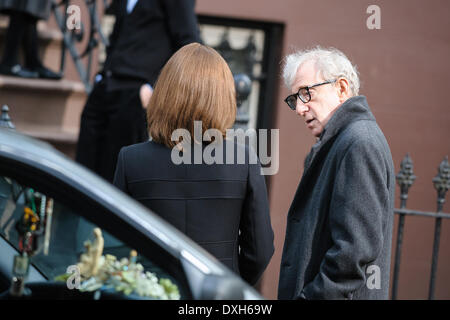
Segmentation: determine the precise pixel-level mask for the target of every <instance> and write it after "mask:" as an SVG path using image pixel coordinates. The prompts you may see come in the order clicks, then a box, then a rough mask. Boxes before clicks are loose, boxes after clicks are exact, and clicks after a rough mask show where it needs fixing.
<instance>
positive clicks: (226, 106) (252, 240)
mask: <svg viewBox="0 0 450 320" xmlns="http://www.w3.org/2000/svg"><path fill="white" fill-rule="evenodd" d="M235 118H236V95H235V87H234V80H233V76H232V74H231V71H230V69H229V68H228V65H227V64H226V62H225V60H224V59H223V58H222V57H221V56H220V55H219V54H218V53H217V52H216V51H215V50H214V49H212V48H210V47H207V46H204V45H201V44H198V43H193V44H189V45H186V46H184V47H183V48H181V49H180V50H179V51H177V52H176V53H175V54H174V55H173V56H172V58H171V59H170V60H169V61H168V62H167V64H166V65H165V67H164V68H163V69H162V71H161V75H160V77H159V79H158V81H157V84H156V87H155V91H154V92H153V95H152V97H151V99H150V103H149V106H148V110H147V120H148V129H149V133H150V136H151V138H152V140H151V141H147V142H143V143H139V144H135V145H132V146H128V147H124V148H123V149H122V150H121V151H120V154H119V159H118V162H117V169H116V172H115V177H114V184H115V185H116V186H117V187H118V188H120V189H121V190H123V191H124V192H126V193H128V194H129V195H131V196H132V197H133V198H135V199H137V200H138V201H140V202H141V203H143V204H144V205H145V206H147V207H148V208H150V209H151V210H153V211H154V212H155V213H157V214H158V215H160V216H161V217H162V218H164V219H165V220H166V221H168V222H169V223H171V224H172V225H174V226H175V227H176V228H178V229H179V230H181V231H182V232H184V233H185V234H186V235H187V236H189V237H190V238H192V239H193V240H194V241H196V242H197V243H198V244H199V245H200V246H202V247H203V248H204V249H206V250H207V251H209V252H210V253H211V254H213V255H214V256H215V257H216V258H217V259H218V260H219V261H221V262H222V263H224V264H225V265H226V266H228V267H229V268H230V269H231V270H233V271H235V272H236V273H237V274H239V275H240V276H241V277H242V278H243V279H244V280H246V281H247V282H248V283H250V284H252V285H254V284H255V283H256V282H257V281H258V279H259V278H260V277H261V275H262V272H263V271H264V270H265V268H266V266H267V264H268V263H269V261H270V259H271V257H272V255H273V252H274V246H273V231H272V227H271V222H270V215H269V204H268V199H267V189H266V185H265V180H264V177H263V176H262V175H261V165H260V163H259V161H255V162H253V163H252V162H251V161H247V160H249V158H251V157H252V156H254V159H257V157H256V154H255V153H254V151H253V150H252V149H251V148H249V147H248V146H246V145H245V144H238V143H237V142H236V140H235V139H228V138H227V135H226V131H227V129H229V128H231V127H232V125H233V123H234V121H235ZM196 121H197V122H196ZM199 124H200V125H199ZM197 129H199V130H198V131H196V130H197ZM213 130H215V131H214V132H215V133H212V132H213ZM177 132H178V133H179V132H181V133H182V134H178V133H177ZM212 136H214V139H213V138H212ZM224 136H225V138H226V139H223V137H224ZM227 139H228V140H227ZM205 140H207V141H205ZM210 141H212V142H210ZM230 147H231V148H232V149H230ZM196 148H197V150H199V151H200V153H201V157H202V158H203V160H200V161H199V159H198V158H196V157H197V156H196V155H195V153H196V151H195V149H196ZM212 149H214V152H213V151H211V150H212ZM192 150H194V151H192ZM230 150H231V151H230ZM230 152H233V156H230V157H227V156H228V155H229V153H230ZM241 152H242V154H245V158H246V161H243V162H239V161H237V155H238V154H239V153H241ZM180 154H182V156H183V161H181V162H179V161H178V160H179V159H180V158H178V157H179V156H180ZM206 154H212V155H213V156H215V157H217V158H215V161H212V162H209V161H206V160H205V158H206ZM224 159H227V161H224ZM230 159H232V160H233V161H230ZM207 163H210V164H207Z"/></svg>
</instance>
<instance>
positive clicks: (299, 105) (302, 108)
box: [295, 99, 309, 116]
mask: <svg viewBox="0 0 450 320" xmlns="http://www.w3.org/2000/svg"><path fill="white" fill-rule="evenodd" d="M308 110H309V108H308V106H307V105H306V104H304V103H303V102H302V100H300V99H297V107H296V108H295V111H296V112H297V114H299V115H301V116H304V115H305V112H307V111H308Z"/></svg>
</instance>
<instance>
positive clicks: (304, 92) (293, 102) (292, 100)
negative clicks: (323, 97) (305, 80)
mask: <svg viewBox="0 0 450 320" xmlns="http://www.w3.org/2000/svg"><path fill="white" fill-rule="evenodd" d="M334 82H336V79H335V80H327V81H325V82H321V83H316V84H313V85H312V86H307V87H302V88H300V89H298V92H297V93H294V94H291V95H289V96H287V98H286V99H284V102H286V103H287V105H288V106H289V108H291V109H292V110H295V108H296V107H297V98H300V100H301V101H302V102H303V103H307V102H309V101H311V92H309V89H311V88H314V87H318V86H321V85H324V84H328V83H334Z"/></svg>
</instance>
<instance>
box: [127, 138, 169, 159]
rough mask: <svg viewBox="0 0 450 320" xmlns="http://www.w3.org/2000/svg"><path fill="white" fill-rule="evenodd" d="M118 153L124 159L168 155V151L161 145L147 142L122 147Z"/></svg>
mask: <svg viewBox="0 0 450 320" xmlns="http://www.w3.org/2000/svg"><path fill="white" fill-rule="evenodd" d="M120 152H121V153H122V154H123V156H126V157H134V156H136V157H139V158H141V157H143V156H145V155H147V154H152V155H153V156H154V155H155V154H165V153H170V150H169V148H167V147H166V146H165V145H163V144H160V143H156V142H154V141H151V140H148V141H145V142H140V143H136V144H132V145H129V146H126V147H123V148H122V149H121V150H120Z"/></svg>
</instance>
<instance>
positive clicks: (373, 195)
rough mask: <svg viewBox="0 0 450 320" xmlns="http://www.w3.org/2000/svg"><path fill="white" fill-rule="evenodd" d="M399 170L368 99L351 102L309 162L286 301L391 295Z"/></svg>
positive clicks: (288, 242)
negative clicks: (396, 189)
mask: <svg viewBox="0 0 450 320" xmlns="http://www.w3.org/2000/svg"><path fill="white" fill-rule="evenodd" d="M394 191H395V173H394V166H393V161H392V156H391V152H390V149H389V145H388V143H387V141H386V138H385V137H384V135H383V133H382V132H381V130H380V128H379V127H378V125H377V123H376V121H375V117H374V116H373V114H372V112H371V111H370V108H369V106H368V104H367V101H366V98H365V97H364V96H356V97H352V98H350V99H348V100H347V101H345V102H344V103H343V104H342V105H341V106H340V107H339V108H338V109H337V110H336V112H335V113H334V114H333V116H332V117H331V119H330V120H329V121H328V123H327V124H326V126H325V128H324V131H323V132H322V134H321V136H320V138H319V140H318V142H317V143H316V144H315V145H314V146H313V147H312V150H311V152H310V153H309V154H308V156H307V158H306V160H305V169H304V172H303V176H302V179H301V181H300V184H299V186H298V188H297V192H296V194H295V197H294V200H293V202H292V204H291V207H290V209H289V212H288V217H287V228H286V238H285V243H284V249H283V256H282V260H281V270H280V281H279V287H278V298H279V299H388V297H389V294H388V292H389V275H390V272H389V271H390V258H391V242H392V225H393V216H394V212H393V210H394Z"/></svg>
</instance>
